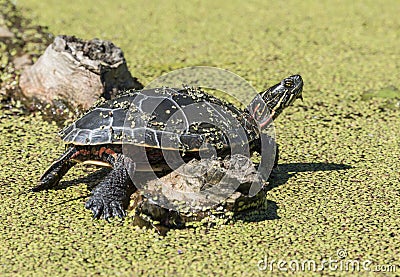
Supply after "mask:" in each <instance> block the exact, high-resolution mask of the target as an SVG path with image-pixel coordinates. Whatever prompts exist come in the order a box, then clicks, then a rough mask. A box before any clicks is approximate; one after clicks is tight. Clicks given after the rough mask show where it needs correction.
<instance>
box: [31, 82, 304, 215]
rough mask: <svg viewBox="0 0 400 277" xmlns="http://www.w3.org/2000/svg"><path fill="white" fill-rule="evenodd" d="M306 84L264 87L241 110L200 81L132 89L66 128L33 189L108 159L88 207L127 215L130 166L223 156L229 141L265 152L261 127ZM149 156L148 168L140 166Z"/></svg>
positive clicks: (155, 167) (133, 168) (132, 187)
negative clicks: (59, 150) (62, 146)
mask: <svg viewBox="0 0 400 277" xmlns="http://www.w3.org/2000/svg"><path fill="white" fill-rule="evenodd" d="M302 89H303V80H302V78H301V76H299V75H293V76H290V77H288V78H285V79H283V80H282V81H281V82H280V83H278V84H276V85H274V86H272V87H271V88H269V89H267V90H265V91H263V92H261V93H259V94H258V95H257V96H256V98H254V99H253V101H252V102H251V103H250V105H249V106H248V108H247V110H244V111H243V110H240V109H238V108H236V107H234V106H233V105H231V104H228V103H226V102H224V101H222V100H219V99H218V98H215V97H213V96H211V95H209V94H207V93H205V92H204V91H202V90H201V89H196V88H188V87H184V88H182V89H171V88H157V89H145V90H137V91H135V90H134V91H127V92H126V93H124V94H122V95H120V96H118V98H115V99H112V100H108V101H103V102H100V103H99V104H97V105H96V106H95V107H94V108H92V109H91V110H90V111H89V112H87V113H86V114H85V115H83V116H82V117H81V118H79V119H78V120H76V121H75V122H74V123H73V124H72V125H70V126H68V127H67V128H65V129H63V130H62V131H61V137H62V139H63V140H64V142H65V143H66V146H67V150H66V151H65V153H64V154H62V155H61V157H60V158H58V159H57V160H56V161H55V162H54V163H53V164H52V165H51V166H50V167H49V168H48V169H47V170H46V171H45V172H44V174H43V175H42V177H41V178H40V182H39V185H38V186H36V187H35V188H33V189H32V190H33V191H40V190H43V189H49V188H52V187H54V186H56V185H57V184H58V183H59V181H60V180H61V178H62V177H63V176H64V175H65V174H66V173H67V171H68V170H69V169H70V168H71V167H73V166H74V165H75V164H76V163H77V162H84V163H89V164H97V165H106V166H109V167H112V170H111V171H110V172H109V173H108V175H107V176H106V177H105V178H104V180H102V181H101V182H100V183H99V184H98V185H97V186H96V187H95V188H94V189H93V190H92V195H91V197H90V199H89V200H88V201H87V202H86V205H85V207H86V208H87V209H90V210H91V211H92V212H93V216H94V218H105V219H108V218H110V217H120V218H123V217H124V216H125V215H126V212H125V210H126V207H127V205H128V204H129V197H130V195H131V194H132V193H133V192H134V191H135V190H136V189H137V188H136V187H135V185H134V183H133V181H132V178H131V176H132V173H134V172H135V171H138V172H139V171H142V170H143V171H145V170H149V167H150V169H151V170H159V168H161V170H165V168H167V169H168V168H169V169H170V170H171V168H175V167H174V166H171V158H169V162H167V161H166V157H165V156H166V153H167V154H168V153H170V152H171V153H178V154H179V157H180V159H178V160H180V161H183V162H187V161H189V160H191V159H193V158H197V159H199V158H201V157H202V152H203V150H204V152H207V151H208V150H209V149H214V152H213V153H214V154H216V155H218V156H219V157H221V158H225V157H226V156H228V155H230V153H231V151H230V150H231V149H232V147H234V146H239V147H243V145H244V144H245V143H246V142H247V145H248V148H249V151H250V152H254V151H255V152H260V151H261V149H260V147H261V146H260V143H259V142H258V140H259V137H260V132H261V131H262V130H263V129H265V128H266V127H267V126H268V125H269V122H271V121H272V120H273V119H275V118H276V117H277V116H278V115H279V114H280V113H281V112H282V110H283V109H285V108H286V107H287V106H289V105H291V104H292V103H293V102H294V101H295V99H298V98H300V99H301V98H302ZM260 100H261V101H260ZM241 132H242V133H243V134H244V137H243V136H240V135H238V134H240V133H241ZM232 134H234V135H232ZM237 137H239V139H238V138H237ZM210 146H211V147H210ZM125 149H128V150H125ZM135 151H136V152H135ZM127 153H129V154H127ZM172 156H173V155H172ZM144 160H145V161H146V162H147V164H148V165H149V167H147V168H146V167H145V168H142V165H143V161H144ZM172 163H173V159H172ZM177 166H179V165H177Z"/></svg>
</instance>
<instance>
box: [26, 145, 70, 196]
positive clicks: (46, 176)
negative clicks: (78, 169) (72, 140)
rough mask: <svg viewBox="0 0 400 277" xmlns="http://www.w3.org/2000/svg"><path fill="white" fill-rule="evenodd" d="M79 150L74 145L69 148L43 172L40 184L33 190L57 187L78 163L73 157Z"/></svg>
mask: <svg viewBox="0 0 400 277" xmlns="http://www.w3.org/2000/svg"><path fill="white" fill-rule="evenodd" d="M77 152H78V150H77V149H76V148H75V147H73V146H72V147H70V148H68V149H67V151H65V152H64V154H62V156H61V157H60V158H58V159H57V160H56V161H55V162H54V163H53V164H52V165H51V166H50V167H49V168H48V169H47V170H46V171H45V172H44V173H43V175H42V177H40V181H39V185H37V186H36V187H34V188H32V189H31V190H32V191H34V192H36V191H41V190H44V189H49V188H52V187H55V186H56V185H57V184H58V183H59V182H60V180H61V178H62V177H63V176H64V175H65V174H66V173H67V172H68V170H70V168H71V167H73V166H74V165H75V164H76V162H74V161H72V160H71V158H72V157H73V156H74V155H75V154H76V153H77Z"/></svg>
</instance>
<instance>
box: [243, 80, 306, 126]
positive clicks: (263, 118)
mask: <svg viewBox="0 0 400 277" xmlns="http://www.w3.org/2000/svg"><path fill="white" fill-rule="evenodd" d="M302 91H303V79H302V78H301V76H300V75H292V76H290V77H287V78H285V79H283V80H282V81H281V82H280V83H278V84H276V85H273V86H272V87H270V88H269V89H267V90H265V91H262V92H260V93H259V95H257V96H256V98H254V99H253V101H252V102H251V103H250V106H249V107H248V110H249V111H250V113H251V115H252V116H253V118H254V119H255V120H256V121H257V122H259V124H260V126H261V127H262V128H263V127H265V126H267V125H268V123H269V122H271V120H274V119H275V118H277V117H278V115H280V114H281V113H282V111H283V110H284V109H285V108H286V107H288V106H290V105H292V104H293V102H294V101H295V100H296V99H301V100H303V96H302Z"/></svg>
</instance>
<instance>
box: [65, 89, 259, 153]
mask: <svg viewBox="0 0 400 277" xmlns="http://www.w3.org/2000/svg"><path fill="white" fill-rule="evenodd" d="M246 116H247V115H246V114H245V112H243V111H241V110H239V109H237V108H236V107H234V106H233V105H231V104H228V103H226V102H224V101H222V100H220V99H218V98H215V97H213V96H211V95H209V94H207V93H205V92H204V91H202V90H201V89H198V88H187V87H184V88H183V89H173V88H166V87H164V88H154V89H146V90H141V91H128V92H126V93H124V94H122V95H120V96H119V97H117V98H115V99H112V100H108V101H102V102H100V103H98V104H97V105H95V107H94V108H92V109H91V110H90V111H89V112H87V113H86V114H85V115H83V116H82V117H81V118H79V119H78V120H76V121H75V122H74V123H72V124H71V125H70V126H68V127H66V128H64V129H63V130H62V131H61V132H60V135H61V137H62V139H63V140H64V141H65V142H66V143H70V144H75V145H100V144H123V143H128V144H133V145H138V146H145V147H153V148H161V149H175V150H184V151H198V150H199V149H202V148H207V145H212V146H213V147H215V148H217V149H222V148H227V147H231V146H232V145H246V144H248V138H249V135H250V134H254V133H255V132H256V128H255V127H254V128H253V129H251V128H249V127H248V124H245V125H244V126H246V128H243V123H242V122H243V120H244V118H245V117H246ZM250 126H251V125H250ZM250 137H254V135H253V136H250Z"/></svg>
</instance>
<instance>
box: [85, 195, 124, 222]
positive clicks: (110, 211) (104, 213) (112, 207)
mask: <svg viewBox="0 0 400 277" xmlns="http://www.w3.org/2000/svg"><path fill="white" fill-rule="evenodd" d="M85 208H86V209H88V210H91V211H92V213H93V218H94V219H100V218H103V219H106V220H107V219H109V218H112V217H119V218H121V219H123V218H124V217H125V216H126V212H125V210H124V205H123V201H120V200H116V199H110V198H108V197H103V196H99V195H94V196H92V197H91V198H90V199H89V200H88V201H87V202H86V204H85Z"/></svg>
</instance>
